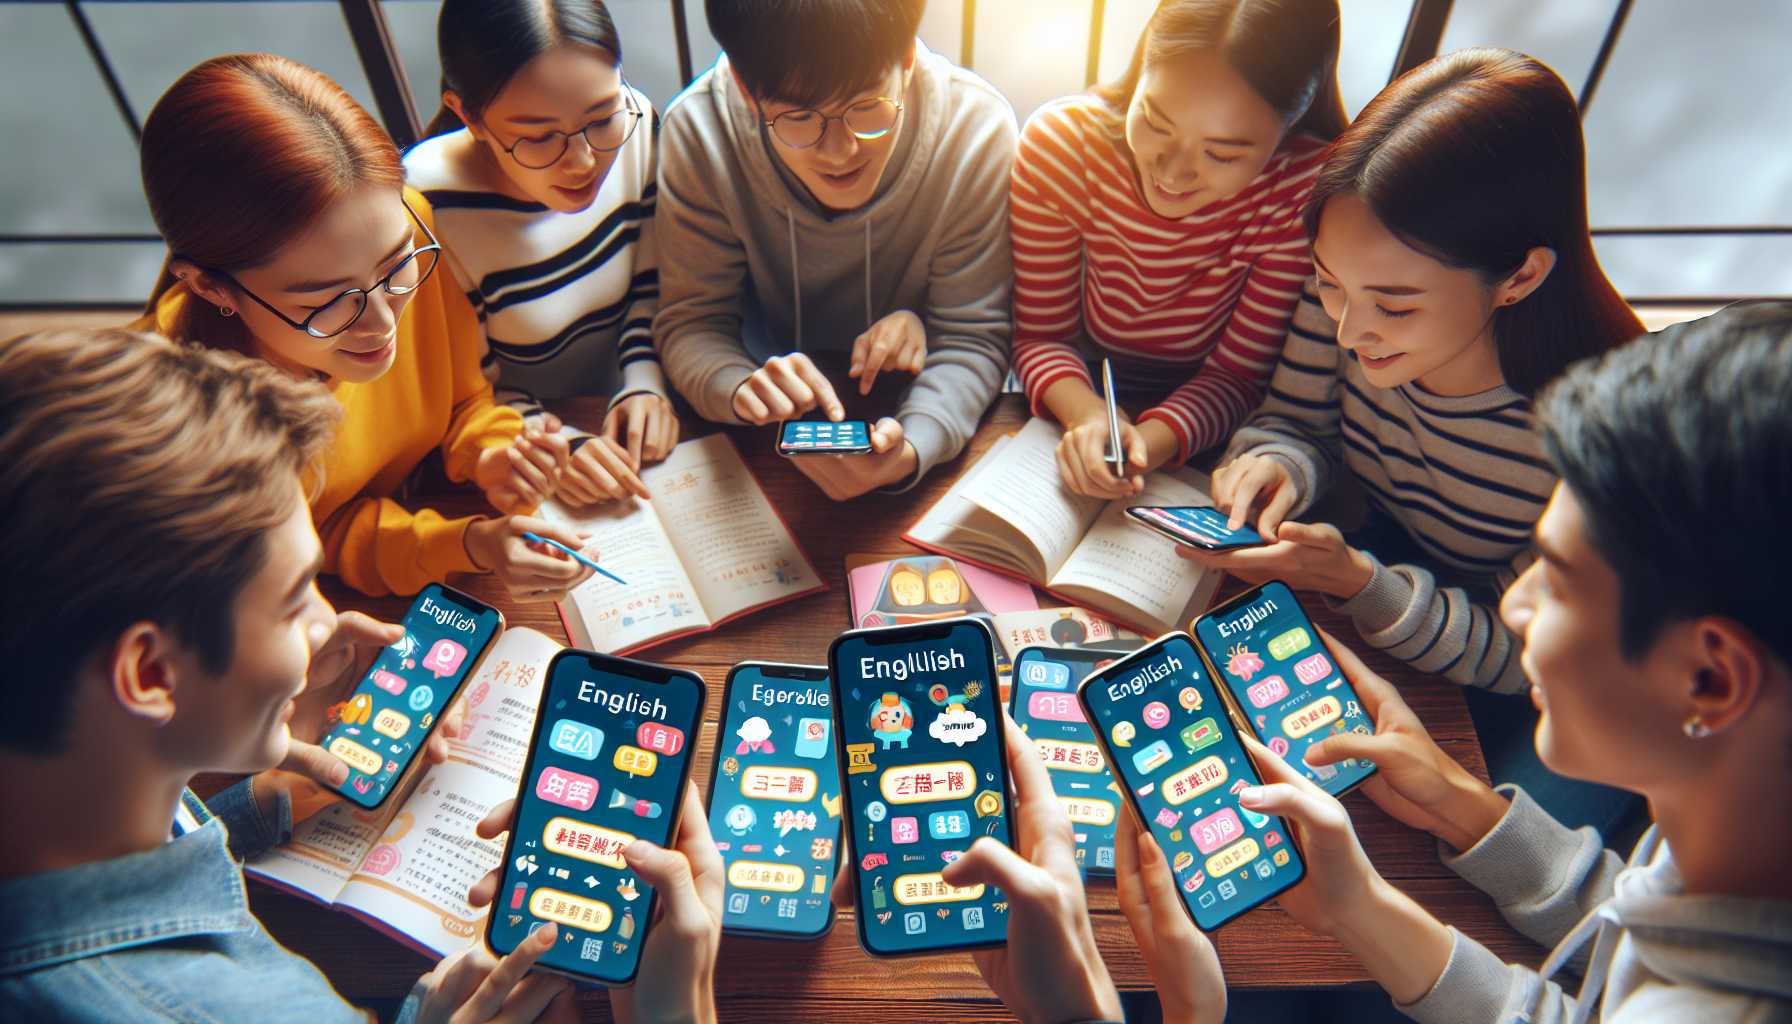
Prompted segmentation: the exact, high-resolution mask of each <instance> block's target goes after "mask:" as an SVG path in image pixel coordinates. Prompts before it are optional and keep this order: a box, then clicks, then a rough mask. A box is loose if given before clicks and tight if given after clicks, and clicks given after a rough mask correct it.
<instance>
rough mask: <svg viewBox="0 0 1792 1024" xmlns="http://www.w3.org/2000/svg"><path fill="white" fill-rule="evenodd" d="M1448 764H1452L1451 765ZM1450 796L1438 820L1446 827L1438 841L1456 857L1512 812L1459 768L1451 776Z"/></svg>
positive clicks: (1505, 802)
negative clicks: (1507, 812) (1452, 851)
mask: <svg viewBox="0 0 1792 1024" xmlns="http://www.w3.org/2000/svg"><path fill="white" fill-rule="evenodd" d="M1451 764H1455V762H1454V761H1452V762H1451ZM1449 783H1450V796H1449V798H1448V803H1447V805H1446V806H1445V807H1442V808H1439V813H1438V818H1439V820H1441V821H1442V822H1443V823H1444V824H1445V825H1446V826H1447V827H1446V828H1443V829H1440V830H1439V834H1438V837H1437V838H1439V839H1441V840H1443V841H1444V842H1446V843H1448V844H1450V846H1452V847H1453V848H1455V850H1456V851H1457V852H1458V853H1461V852H1463V851H1465V850H1468V849H1471V848H1473V847H1474V846H1475V845H1476V844H1478V843H1480V841H1481V840H1483V839H1485V838H1487V833H1489V832H1492V831H1493V830H1494V827H1495V826H1497V825H1498V824H1499V823H1500V820H1501V819H1502V818H1504V817H1505V816H1506V811H1507V810H1509V809H1510V808H1511V806H1512V805H1511V802H1510V801H1508V800H1507V799H1506V798H1505V797H1503V796H1501V795H1500V794H1499V791H1498V790H1495V789H1494V788H1493V787H1492V786H1489V785H1487V784H1486V783H1485V782H1482V781H1481V780H1480V779H1477V778H1475V777H1474V776H1473V775H1470V774H1469V773H1468V770H1467V769H1465V768H1463V767H1462V766H1460V765H1456V767H1455V769H1454V770H1453V771H1451V772H1450V778H1449Z"/></svg>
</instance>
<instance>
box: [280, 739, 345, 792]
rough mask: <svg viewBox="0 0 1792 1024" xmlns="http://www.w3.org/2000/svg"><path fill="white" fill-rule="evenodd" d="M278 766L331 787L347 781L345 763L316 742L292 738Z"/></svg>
mask: <svg viewBox="0 0 1792 1024" xmlns="http://www.w3.org/2000/svg"><path fill="white" fill-rule="evenodd" d="M280 767H281V768H284V769H286V770H287V771H289V772H297V773H298V774H300V775H303V776H305V777H306V778H307V779H310V780H312V781H313V782H317V783H321V784H322V785H324V786H326V787H330V788H332V789H333V788H335V787H337V786H340V785H342V784H343V783H345V782H347V781H348V765H347V764H345V763H343V761H342V760H341V759H340V758H338V757H337V756H336V755H335V754H332V753H330V752H329V751H327V750H325V749H324V748H322V747H320V746H318V745H317V744H315V743H306V742H305V741H303V740H292V741H291V742H290V743H289V744H288V745H287V748H286V759H285V760H283V761H281V762H280Z"/></svg>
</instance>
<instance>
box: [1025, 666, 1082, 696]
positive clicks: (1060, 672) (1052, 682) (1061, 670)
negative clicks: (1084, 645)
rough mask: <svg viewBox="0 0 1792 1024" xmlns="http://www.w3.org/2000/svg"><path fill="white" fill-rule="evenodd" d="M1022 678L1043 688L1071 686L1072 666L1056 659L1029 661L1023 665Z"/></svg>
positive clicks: (1066, 687)
mask: <svg viewBox="0 0 1792 1024" xmlns="http://www.w3.org/2000/svg"><path fill="white" fill-rule="evenodd" d="M1020 680H1021V682H1023V683H1026V684H1027V685H1028V686H1037V687H1039V688H1040V689H1042V690H1065V689H1069V688H1070V666H1068V665H1060V664H1058V663H1057V662H1055V661H1029V662H1027V663H1026V664H1025V665H1022V666H1021V673H1020Z"/></svg>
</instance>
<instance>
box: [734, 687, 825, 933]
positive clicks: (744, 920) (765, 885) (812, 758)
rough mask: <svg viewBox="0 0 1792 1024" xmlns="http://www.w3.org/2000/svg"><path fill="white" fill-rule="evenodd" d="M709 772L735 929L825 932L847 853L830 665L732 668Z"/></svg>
mask: <svg viewBox="0 0 1792 1024" xmlns="http://www.w3.org/2000/svg"><path fill="white" fill-rule="evenodd" d="M711 772H712V774H711V775H710V780H709V810H708V815H709V831H710V832H712V833H713V834H714V835H716V836H718V837H719V839H718V840H717V843H716V845H717V847H718V848H719V849H720V850H721V854H722V859H723V860H724V862H725V863H726V865H727V888H726V892H725V894H724V901H725V902H724V911H723V913H724V917H723V920H724V922H725V925H726V929H727V931H728V932H729V934H738V935H755V936H761V937H765V938H780V939H813V938H819V937H821V936H822V935H825V934H827V932H828V931H829V930H830V929H831V928H833V926H834V907H833V904H831V903H830V902H829V901H828V890H829V889H830V887H832V885H833V883H834V868H835V865H836V864H837V863H838V862H839V857H840V854H839V843H840V767H839V764H838V761H837V758H836V755H835V752H834V712H833V695H832V693H831V692H830V688H829V686H828V670H827V668H826V667H825V666H820V665H779V664H771V663H767V662H742V663H740V664H738V665H736V666H734V668H733V669H731V670H729V672H728V681H727V683H726V684H725V685H724V687H723V690H722V718H721V727H720V728H719V729H718V730H717V732H716V749H715V757H714V758H713V759H712V761H711Z"/></svg>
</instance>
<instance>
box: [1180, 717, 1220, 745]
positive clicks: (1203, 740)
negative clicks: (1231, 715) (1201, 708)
mask: <svg viewBox="0 0 1792 1024" xmlns="http://www.w3.org/2000/svg"><path fill="white" fill-rule="evenodd" d="M1219 741H1220V723H1219V721H1218V720H1216V719H1212V718H1203V719H1201V720H1200V721H1198V722H1196V723H1194V724H1193V725H1188V726H1184V727H1183V730H1182V745H1183V746H1185V747H1187V748H1188V751H1189V753H1191V754H1192V753H1194V752H1195V751H1197V750H1202V749H1204V748H1206V747H1211V746H1213V745H1214V744H1215V743H1218V742H1219Z"/></svg>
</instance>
